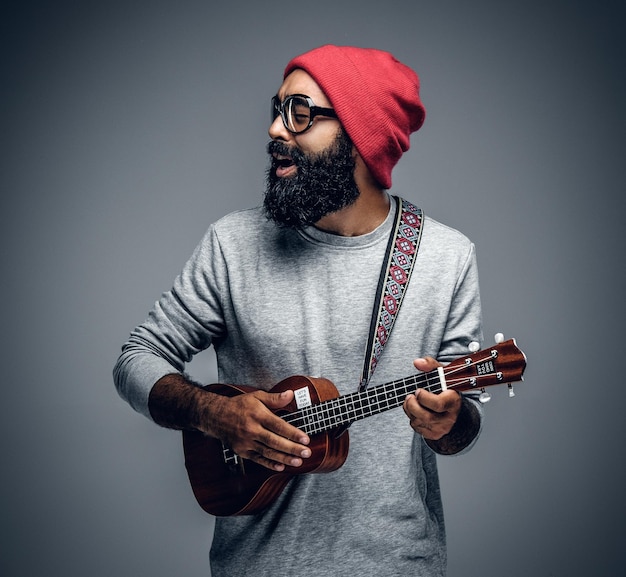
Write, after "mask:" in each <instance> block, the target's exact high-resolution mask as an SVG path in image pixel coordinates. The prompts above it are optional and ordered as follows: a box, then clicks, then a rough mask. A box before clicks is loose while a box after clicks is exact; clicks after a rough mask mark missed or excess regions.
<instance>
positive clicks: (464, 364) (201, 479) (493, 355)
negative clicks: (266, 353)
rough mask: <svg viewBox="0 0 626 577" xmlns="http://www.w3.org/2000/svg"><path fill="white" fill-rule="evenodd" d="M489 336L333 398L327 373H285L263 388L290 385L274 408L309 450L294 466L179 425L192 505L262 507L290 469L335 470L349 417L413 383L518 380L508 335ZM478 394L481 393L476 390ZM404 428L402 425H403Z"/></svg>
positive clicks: (218, 509)
mask: <svg viewBox="0 0 626 577" xmlns="http://www.w3.org/2000/svg"><path fill="white" fill-rule="evenodd" d="M498 337H501V335H496V340H500V341H501V342H499V343H497V344H496V345H494V346H493V347H491V348H487V349H484V350H482V351H478V352H475V353H473V354H471V355H469V356H466V357H461V358H459V359H456V360H454V361H452V362H451V363H450V364H448V365H446V366H445V367H439V368H437V369H435V370H433V371H429V372H426V373H417V374H415V375H411V376H410V377H406V378H404V379H399V380H397V381H392V382H389V383H386V384H382V385H378V386H376V387H372V388H368V389H365V390H364V391H362V392H355V393H350V394H347V395H343V396H339V392H338V391H337V389H336V387H335V385H333V383H332V382H331V381H329V380H328V379H324V378H314V377H303V376H292V377H288V378H287V379H285V380H283V381H281V382H280V383H278V384H277V385H275V386H274V387H273V388H272V389H271V391H270V392H272V393H279V392H282V391H285V390H287V389H292V390H293V391H294V393H295V394H294V400H293V401H292V402H291V403H290V404H289V405H287V407H285V408H283V409H281V410H280V411H276V414H277V415H279V416H280V417H281V418H283V419H284V420H285V421H287V422H288V423H290V424H292V425H294V426H295V427H297V428H298V429H300V430H302V431H303V432H305V433H306V434H307V435H309V436H310V441H311V442H310V444H309V448H310V449H311V456H310V457H309V458H308V459H303V463H302V465H301V466H300V467H290V466H286V467H285V469H284V470H283V471H280V472H278V471H273V470H271V469H268V468H266V467H264V466H262V465H258V464H257V463H255V462H253V461H250V460H248V459H243V458H241V457H240V456H239V455H237V454H236V453H234V452H233V451H232V450H231V449H230V448H229V447H227V446H225V445H224V444H223V443H222V442H221V441H220V440H219V439H215V438H213V437H209V436H207V435H205V434H204V433H201V432H199V431H183V449H184V454H185V467H186V468H187V474H188V476H189V481H190V484H191V487H192V490H193V493H194V495H195V498H196V500H197V501H198V504H199V505H200V506H201V507H202V509H204V510H205V511H206V512H207V513H210V514H211V515H217V516H231V515H250V514H254V513H258V512H259V511H261V510H262V509H264V508H265V507H267V506H268V505H270V504H271V503H272V502H273V501H274V500H275V499H276V498H277V497H278V496H279V495H280V493H281V492H282V490H283V489H284V488H285V486H286V485H287V483H288V482H289V481H290V479H292V478H293V477H294V476H295V475H301V474H304V473H328V472H330V471H335V470H337V469H339V468H340V467H341V466H342V465H343V464H344V462H345V460H346V458H347V456H348V446H349V440H348V439H349V437H348V432H347V430H346V429H347V427H348V426H349V425H350V424H351V423H353V422H354V421H358V420H361V419H364V418H365V417H369V416H371V415H376V414H378V413H381V412H383V411H387V410H389V409H393V408H395V407H400V406H402V404H403V403H404V400H405V398H406V397H407V395H410V394H412V393H414V392H415V391H416V390H417V389H418V388H420V387H421V388H424V389H426V390H428V391H430V392H432V393H441V392H442V391H445V390H447V389H454V390H457V391H471V390H482V389H484V388H485V387H488V386H492V385H500V384H505V383H508V384H509V390H510V394H511V396H512V395H513V389H512V386H511V383H513V382H517V381H522V380H523V377H522V375H523V373H524V369H525V368H526V356H525V355H524V353H523V352H522V351H521V350H520V349H519V348H517V345H516V343H515V340H514V339H509V340H507V341H504V340H503V339H502V338H500V339H499V338H498ZM204 388H205V389H206V390H208V391H211V392H213V393H218V394H221V395H226V396H229V397H233V396H236V395H241V394H245V393H249V392H252V391H255V390H257V389H255V388H254V387H249V386H244V385H224V384H215V385H207V386H206V387H204ZM482 393H483V394H484V395H487V396H488V394H487V393H486V392H485V391H482ZM407 426H408V425H407Z"/></svg>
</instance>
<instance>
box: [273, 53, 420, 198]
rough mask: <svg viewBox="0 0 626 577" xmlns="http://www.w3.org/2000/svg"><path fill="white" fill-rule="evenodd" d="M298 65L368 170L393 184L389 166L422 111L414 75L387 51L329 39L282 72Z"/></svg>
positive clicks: (406, 145)
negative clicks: (337, 43) (321, 94)
mask: <svg viewBox="0 0 626 577" xmlns="http://www.w3.org/2000/svg"><path fill="white" fill-rule="evenodd" d="M296 68H301V69H302V70H304V71H305V72H307V73H308V74H310V75H311V77H312V78H313V80H315V82H316V83H317V84H318V85H319V86H320V88H321V89H322V90H323V92H324V94H326V96H327V97H328V99H329V100H330V102H331V104H332V105H333V108H334V109H335V111H336V112H337V116H338V117H339V120H340V122H341V124H342V125H343V127H344V128H345V130H346V132H347V133H348V136H350V139H351V140H352V142H353V144H354V145H355V146H356V149H357V150H358V151H359V154H360V155H361V157H362V158H363V161H364V162H365V164H366V165H367V167H368V168H369V169H370V171H371V173H372V174H373V175H374V177H375V178H376V180H377V181H378V182H379V183H380V184H381V186H383V188H387V189H388V188H391V170H392V169H393V167H394V166H395V165H396V163H397V162H398V160H399V159H400V157H401V156H402V154H403V153H404V152H406V151H407V150H408V149H409V146H410V142H409V135H410V134H411V133H412V132H415V131H416V130H418V129H419V128H420V127H421V126H422V124H423V122H424V117H425V115H426V110H425V109H424V106H423V105H422V101H421V100H420V96H419V78H418V77H417V74H415V72H413V70H411V69H410V68H409V67H408V66H405V65H404V64H402V63H401V62H399V61H398V60H396V59H395V58H394V57H393V55H391V54H389V52H384V51H382V50H376V49H373V48H355V47H352V46H333V45H331V44H327V45H325V46H321V47H319V48H315V49H314V50H311V51H310V52H306V53H305V54H302V55H300V56H296V57H295V58H294V59H293V60H291V61H290V62H289V64H287V67H286V68H285V73H284V77H287V75H289V74H290V73H291V72H292V71H293V70H295V69H296Z"/></svg>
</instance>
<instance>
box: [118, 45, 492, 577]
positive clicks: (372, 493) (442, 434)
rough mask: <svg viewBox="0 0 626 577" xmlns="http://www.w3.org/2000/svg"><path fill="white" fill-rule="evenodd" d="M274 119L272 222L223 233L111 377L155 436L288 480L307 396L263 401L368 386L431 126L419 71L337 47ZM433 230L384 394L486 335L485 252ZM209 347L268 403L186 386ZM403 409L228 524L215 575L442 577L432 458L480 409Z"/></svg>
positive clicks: (220, 526) (267, 205)
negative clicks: (416, 138)
mask: <svg viewBox="0 0 626 577" xmlns="http://www.w3.org/2000/svg"><path fill="white" fill-rule="evenodd" d="M273 111H274V112H273V121H272V124H271V126H270V129H269V135H270V137H271V142H270V144H269V146H268V152H269V153H270V167H269V169H268V186H267V191H266V195H265V200H264V207H263V208H262V209H261V208H258V209H253V210H247V211H242V212H238V213H235V214H232V215H229V216H227V217H225V218H223V219H221V220H220V221H218V222H217V223H215V224H214V225H212V226H211V227H210V229H209V231H208V232H207V234H206V236H205V238H204V239H203V240H202V242H201V243H200V245H199V246H198V247H197V249H196V251H195V252H194V254H193V256H192V257H191V259H190V260H189V262H188V263H187V264H186V266H185V267H184V270H183V271H182V273H181V274H180V276H179V277H178V278H177V279H176V281H175V284H174V287H173V288H172V290H171V291H169V292H168V293H165V294H164V295H163V296H162V298H161V299H160V300H159V302H157V303H156V305H155V307H154V309H153V310H152V312H151V313H150V316H149V318H148V320H147V321H146V322H145V323H144V324H143V325H141V326H140V327H138V328H137V329H135V331H134V332H133V333H132V335H131V337H130V339H129V341H128V342H127V343H126V344H125V345H124V347H123V351H122V354H121V356H120V358H119V360H118V363H117V365H116V368H115V379H116V385H117V387H118V390H119V392H120V394H121V395H122V396H123V397H124V398H125V399H127V400H128V402H129V403H130V404H131V405H132V406H133V407H134V408H135V409H136V410H138V411H139V412H141V413H143V414H144V415H146V416H147V417H149V418H151V419H153V420H154V421H155V422H156V423H158V424H160V425H162V426H165V427H170V428H175V429H195V430H198V431H202V432H204V433H206V434H207V435H209V436H212V437H216V438H218V439H221V440H222V441H223V442H224V444H225V446H228V447H230V448H232V450H233V451H234V452H235V453H237V454H238V455H240V456H242V457H245V458H246V459H250V460H253V461H255V462H257V463H259V464H261V465H263V466H265V467H268V468H270V469H273V470H276V471H282V470H283V469H284V468H285V467H286V466H292V467H298V466H301V465H302V463H303V462H304V461H305V460H306V459H307V458H309V457H310V454H311V451H310V449H309V447H308V445H309V442H310V439H309V437H308V436H307V435H306V434H305V433H304V432H302V431H301V430H299V429H298V428H296V427H295V426H293V425H291V424H288V423H287V422H285V421H284V420H283V419H281V418H280V417H278V416H277V415H276V414H274V412H273V411H275V410H277V409H280V408H281V407H284V406H286V405H287V404H288V403H290V402H291V401H292V399H293V395H294V393H293V392H291V391H287V392H285V393H281V394H278V393H269V392H267V391H269V389H271V388H272V386H273V385H274V384H276V383H277V382H279V381H280V380H282V379H283V378H285V377H287V376H289V375H293V374H302V375H310V376H323V377H325V378H327V379H330V380H331V381H333V382H334V384H335V385H336V386H337V388H338V389H339V393H340V394H341V395H344V394H349V393H352V392H354V391H355V390H356V389H357V387H358V385H359V381H360V379H361V370H362V367H363V364H364V351H365V348H366V344H367V342H368V338H369V336H370V320H371V317H372V308H373V304H374V301H375V298H376V292H377V284H378V278H379V276H380V271H381V267H382V264H383V259H384V257H385V252H386V247H387V244H388V239H389V236H390V233H391V231H392V228H393V214H394V209H395V206H396V203H397V202H398V201H397V200H396V198H394V197H392V196H390V195H389V194H388V193H387V190H388V189H389V188H390V187H391V171H392V168H393V166H394V165H395V164H396V163H397V161H398V159H399V158H400V156H401V155H402V154H403V152H405V151H406V150H407V149H408V148H409V135H410V134H411V133H412V132H414V131H416V130H417V129H418V128H419V127H420V126H421V125H422V122H423V120H424V115H425V111H424V107H423V105H422V102H421V100H420V96H419V80H418V77H417V75H416V74H415V73H414V72H413V71H412V70H411V69H409V68H408V67H406V66H405V65H403V64H401V63H400V62H398V61H397V60H396V59H395V58H394V57H393V56H392V55H391V54H389V53H387V52H383V51H378V50H373V49H360V48H353V47H337V46H330V45H328V46H323V47H320V48H317V49H315V50H312V51H310V52H308V53H306V54H303V55H301V56H299V57H296V58H295V59H293V60H292V61H291V62H290V63H289V64H288V65H287V68H286V69H285V73H284V81H283V83H282V85H281V87H280V89H279V90H278V93H277V95H276V96H275V98H274V100H273ZM421 229H422V231H421V243H420V246H419V250H418V252H417V256H416V260H415V269H414V271H413V275H412V277H411V279H410V282H409V284H408V288H407V289H406V292H405V296H404V301H403V304H402V307H401V309H400V311H399V313H398V314H397V317H396V322H395V326H394V327H393V331H392V332H391V334H390V336H389V339H388V341H387V343H386V344H385V347H384V349H383V352H382V354H381V355H380V358H379V359H378V364H377V366H376V370H375V372H374V373H373V375H372V376H371V378H370V379H369V383H368V386H370V387H372V386H376V385H377V384H381V383H385V382H389V381H392V380H395V379H399V378H402V377H405V376H408V375H409V374H410V373H412V372H414V368H413V365H414V367H415V368H416V369H418V370H420V371H426V370H432V369H435V368H436V367H437V366H439V363H445V362H449V361H450V360H452V359H453V358H455V357H457V356H460V355H462V354H466V353H467V347H468V345H469V343H470V342H471V341H480V340H481V339H482V334H481V320H480V299H479V292H478V277H477V270H476V261H475V255H474V247H473V245H472V244H471V243H470V242H469V241H468V240H467V239H466V238H465V237H464V236H463V235H461V234H460V233H459V232H457V231H454V230H452V229H450V228H447V227H445V226H443V225H441V224H439V223H437V222H436V221H434V220H432V219H430V218H428V217H424V219H423V223H422V227H421ZM210 345H213V346H215V350H216V353H217V359H218V371H219V380H220V382H225V383H238V384H248V385H253V386H255V387H258V391H256V392H252V393H249V394H243V395H239V396H236V397H232V398H228V397H224V396H220V395H216V394H214V393H211V392H208V391H206V390H204V389H202V388H200V387H199V386H197V385H195V384H194V383H191V382H190V381H189V380H188V378H187V377H186V376H185V375H184V373H183V370H184V365H185V362H187V361H189V360H190V359H191V358H192V356H193V355H194V354H196V353H197V352H199V351H201V350H203V349H205V348H207V347H208V346H210ZM415 357H418V358H417V360H415V361H414V363H413V365H412V364H411V361H410V360H409V359H413V358H415ZM435 359H437V360H435ZM403 409H404V413H402V411H396V410H391V411H387V412H384V413H381V414H378V415H376V416H373V417H371V418H370V419H366V420H364V421H360V422H358V423H356V424H355V425H353V426H352V427H351V428H350V433H349V434H350V451H349V454H348V458H347V460H346V463H345V464H344V465H343V466H342V467H341V468H339V469H338V470H337V471H335V472H332V473H328V474H317V475H316V474H310V475H301V476H296V477H295V478H294V479H293V480H292V481H291V482H290V483H289V484H288V485H287V487H286V488H285V490H284V491H283V492H282V494H281V495H280V496H279V497H278V498H277V499H276V501H275V502H274V503H273V504H272V505H270V506H269V507H268V508H267V509H265V510H264V511H262V512H261V513H258V514H256V515H252V516H238V517H225V518H222V517H218V518H217V519H216V526H215V535H214V539H213V545H212V548H211V569H212V574H213V576H214V577H223V576H245V575H254V576H255V577H258V576H261V575H272V576H281V577H285V576H298V577H303V576H308V575H311V576H327V575H328V576H331V575H332V576H336V577H340V576H350V577H353V576H354V575H356V574H358V575H360V576H376V577H379V576H380V575H386V576H387V575H415V576H417V575H425V576H426V575H427V576H437V575H444V574H445V563H446V553H445V533H444V523H443V510H442V504H441V499H440V493H439V484H438V477H437V468H436V454H437V453H440V454H455V453H459V452H461V451H464V450H467V449H468V448H469V447H470V446H471V445H472V444H473V442H474V440H475V439H476V437H477V435H478V433H479V430H480V421H481V416H480V415H481V413H480V410H479V408H478V405H477V404H475V403H474V401H473V400H470V399H468V398H466V397H461V396H460V395H459V394H458V393H456V392H454V391H452V390H447V391H445V392H443V393H441V394H439V395H435V394H432V393H429V392H427V391H425V390H419V391H418V392H417V393H415V394H412V395H409V396H408V397H407V399H406V400H405V401H404V405H403ZM407 417H408V420H407Z"/></svg>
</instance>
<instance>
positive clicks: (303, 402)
mask: <svg viewBox="0 0 626 577" xmlns="http://www.w3.org/2000/svg"><path fill="white" fill-rule="evenodd" d="M294 395H295V399H296V407H298V409H304V408H306V407H310V406H311V405H312V404H313V403H311V395H310V394H309V387H302V388H301V389H298V390H296V391H294Z"/></svg>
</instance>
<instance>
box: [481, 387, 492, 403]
mask: <svg viewBox="0 0 626 577" xmlns="http://www.w3.org/2000/svg"><path fill="white" fill-rule="evenodd" d="M480 391H481V392H480V395H479V397H478V400H479V401H480V402H481V403H483V405H484V404H485V403H488V402H489V401H491V395H490V394H489V393H488V392H487V391H485V389H480Z"/></svg>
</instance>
